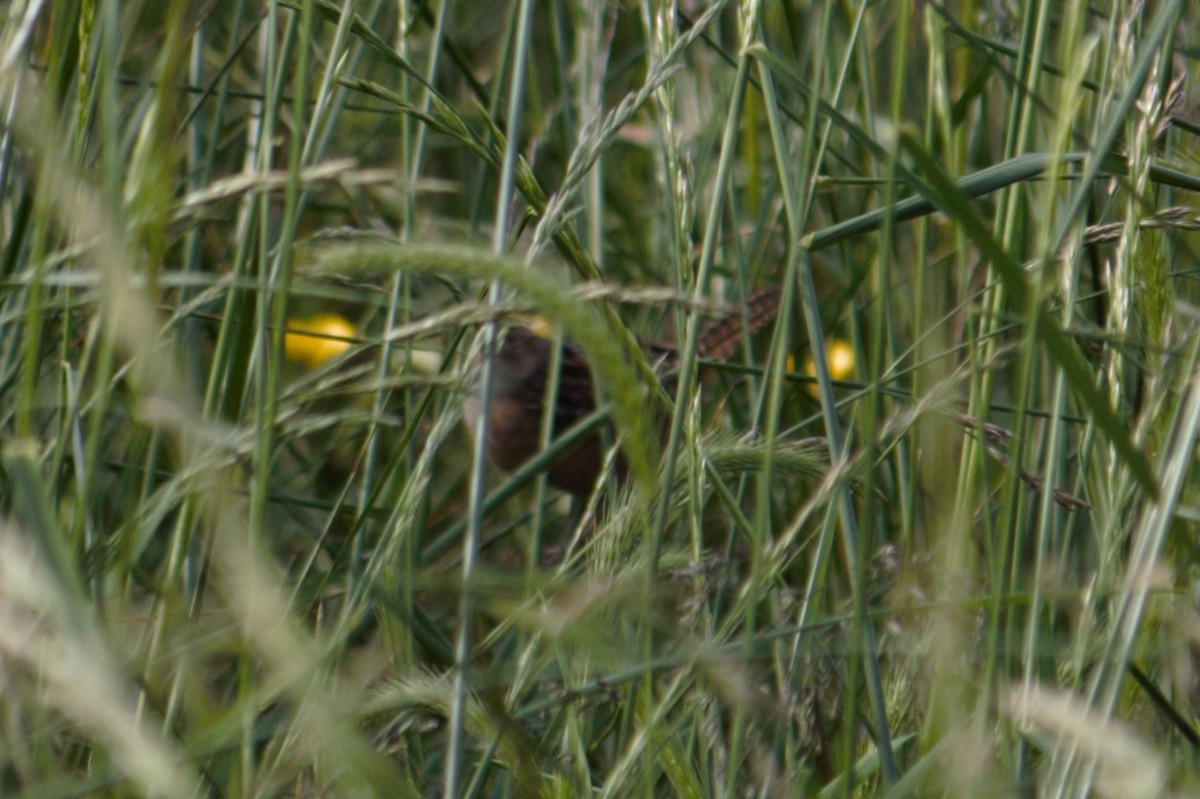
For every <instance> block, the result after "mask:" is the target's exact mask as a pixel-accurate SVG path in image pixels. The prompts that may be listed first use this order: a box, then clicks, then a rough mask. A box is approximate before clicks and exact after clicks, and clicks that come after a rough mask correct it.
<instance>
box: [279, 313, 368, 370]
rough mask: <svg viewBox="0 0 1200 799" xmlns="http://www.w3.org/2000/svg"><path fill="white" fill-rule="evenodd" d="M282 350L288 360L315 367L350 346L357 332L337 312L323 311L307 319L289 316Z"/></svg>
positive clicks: (311, 367)
mask: <svg viewBox="0 0 1200 799" xmlns="http://www.w3.org/2000/svg"><path fill="white" fill-rule="evenodd" d="M287 325H288V330H287V333H285V334H284V337H283V352H284V354H285V355H286V356H287V357H288V359H289V360H292V361H297V362H299V363H302V364H304V365H305V366H307V367H308V368H309V369H315V368H317V367H318V366H320V365H321V364H323V363H325V362H326V361H328V360H330V359H331V358H336V357H337V356H339V355H341V354H342V353H343V352H345V351H346V350H348V349H350V345H351V343H352V342H351V341H350V339H352V338H354V336H355V335H356V334H357V331H356V330H355V329H354V325H352V324H350V323H349V322H348V321H346V319H344V318H343V317H341V316H338V315H337V314H333V313H323V314H317V315H316V316H310V317H308V318H307V319H289V320H288V323H287Z"/></svg>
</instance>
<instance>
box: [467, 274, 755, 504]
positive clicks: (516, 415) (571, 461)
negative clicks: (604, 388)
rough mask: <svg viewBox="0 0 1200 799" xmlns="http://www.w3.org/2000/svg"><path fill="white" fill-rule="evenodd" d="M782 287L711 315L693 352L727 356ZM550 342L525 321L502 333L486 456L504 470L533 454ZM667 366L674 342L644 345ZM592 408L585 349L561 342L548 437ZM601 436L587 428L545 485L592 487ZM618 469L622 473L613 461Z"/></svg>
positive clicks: (474, 407)
mask: <svg viewBox="0 0 1200 799" xmlns="http://www.w3.org/2000/svg"><path fill="white" fill-rule="evenodd" d="M778 307H779V288H778V287H777V286H771V287H769V288H766V289H761V290H759V291H757V292H755V293H754V294H752V295H750V296H749V297H748V298H747V300H746V312H745V313H744V314H743V313H742V312H740V311H739V312H736V313H731V314H729V315H727V316H724V317H721V318H720V319H716V320H714V321H713V322H710V323H709V324H708V325H707V326H705V328H704V329H703V330H702V331H701V333H700V338H699V340H698V343H697V352H698V354H699V355H700V357H701V358H704V359H708V360H724V359H726V358H728V357H729V356H730V355H732V354H733V353H734V352H735V351H736V350H737V346H738V343H739V341H740V340H741V337H742V335H743V332H744V330H745V328H746V327H748V328H749V331H750V332H751V333H753V332H754V331H756V330H758V329H760V328H762V327H763V326H764V325H766V324H768V323H769V322H770V321H771V320H772V319H774V318H775V313H776V311H777V310H778ZM553 345H554V342H553V341H552V340H551V339H548V338H545V337H543V336H541V335H538V334H537V333H535V332H534V331H533V330H531V329H529V328H528V327H525V326H521V325H513V326H512V327H510V328H509V329H508V330H507V332H506V333H505V334H504V341H503V342H502V343H501V345H500V349H499V350H498V351H497V352H496V362H495V367H494V368H495V371H494V373H493V381H494V382H493V390H492V399H491V403H490V406H489V408H490V414H491V415H490V417H489V418H488V438H487V456H488V460H490V461H491V462H492V463H493V464H495V465H496V466H499V467H500V468H501V469H504V470H506V471H512V470H514V469H517V468H519V467H520V466H521V465H523V464H524V463H525V462H527V461H528V460H529V459H530V458H532V457H534V456H535V455H537V453H538V451H539V449H540V447H539V443H540V439H541V426H542V413H543V405H544V403H545V399H546V380H547V376H548V372H549V369H550V353H551V347H552V346H553ZM643 346H644V347H645V348H646V350H647V352H648V353H649V354H651V355H653V356H654V359H655V361H656V362H657V363H658V364H659V366H660V368H661V369H663V370H664V371H669V370H670V369H672V368H673V367H674V366H675V365H676V364H677V362H678V352H677V351H676V349H675V348H674V347H671V346H669V345H664V344H657V343H649V344H644V345H643ZM595 409H596V392H595V387H594V386H593V384H592V372H591V369H589V368H588V364H587V360H586V359H585V358H584V356H583V353H582V351H580V349H579V348H578V347H577V346H576V345H575V344H573V343H572V342H570V341H564V342H563V345H562V365H561V367H560V372H559V381H558V394H557V404H556V405H555V408H554V427H553V437H555V438H557V437H559V436H561V435H562V434H563V433H565V432H567V431H568V430H570V429H571V428H572V427H573V426H574V425H576V424H578V423H579V422H580V421H581V420H582V419H584V418H585V417H586V416H588V415H589V414H590V413H592V412H593V411H594V410H595ZM478 413H479V400H478V398H477V397H472V398H471V399H470V400H468V402H467V404H466V407H465V408H464V416H465V418H466V420H467V424H468V425H469V426H471V427H474V423H475V420H476V418H477V416H478ZM603 449H604V448H603V444H602V442H601V436H600V435H592V436H589V437H587V438H585V439H584V440H583V441H582V442H580V443H579V444H578V445H576V446H575V447H574V448H572V449H571V450H570V451H569V452H566V453H564V454H563V455H562V456H561V457H559V458H558V459H557V460H555V461H554V463H552V464H551V465H550V467H549V469H548V470H547V477H548V478H549V481H550V484H551V485H552V486H554V487H555V488H559V489H562V490H563V491H566V492H568V493H571V494H574V495H576V496H585V495H587V494H588V493H589V492H591V490H592V488H593V487H594V486H595V485H596V480H597V479H598V478H599V476H600V469H601V467H602V466H603V464H604V451H603ZM617 471H618V475H623V474H624V468H623V464H621V463H620V462H618V464H617Z"/></svg>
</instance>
